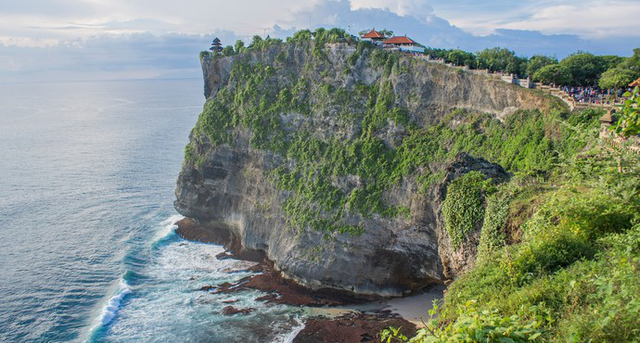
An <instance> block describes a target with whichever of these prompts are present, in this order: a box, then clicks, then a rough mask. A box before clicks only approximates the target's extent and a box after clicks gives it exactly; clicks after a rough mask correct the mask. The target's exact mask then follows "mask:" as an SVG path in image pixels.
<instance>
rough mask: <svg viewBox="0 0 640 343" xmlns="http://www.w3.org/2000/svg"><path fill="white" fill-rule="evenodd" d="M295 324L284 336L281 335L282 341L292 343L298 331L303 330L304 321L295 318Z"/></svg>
mask: <svg viewBox="0 0 640 343" xmlns="http://www.w3.org/2000/svg"><path fill="white" fill-rule="evenodd" d="M296 322H297V323H298V325H297V326H295V327H294V328H293V330H292V331H291V332H289V333H288V334H287V335H286V336H284V337H283V339H282V343H293V340H294V339H296V336H298V334H299V333H300V331H302V330H304V327H305V325H304V322H303V321H301V320H300V319H298V318H296Z"/></svg>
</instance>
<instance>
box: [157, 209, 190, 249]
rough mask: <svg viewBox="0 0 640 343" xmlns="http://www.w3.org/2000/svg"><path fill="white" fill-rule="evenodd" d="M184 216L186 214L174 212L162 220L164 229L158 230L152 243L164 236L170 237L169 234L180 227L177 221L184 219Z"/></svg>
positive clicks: (161, 223)
mask: <svg viewBox="0 0 640 343" xmlns="http://www.w3.org/2000/svg"><path fill="white" fill-rule="evenodd" d="M183 218H184V216H182V215H180V214H174V215H172V216H170V217H169V218H167V219H165V220H163V221H162V222H160V225H162V226H163V228H162V230H160V231H158V232H157V233H156V234H155V236H154V237H153V239H152V240H151V242H152V243H151V244H155V243H156V242H158V241H160V240H161V239H163V238H166V237H168V236H169V235H172V234H173V232H174V231H175V230H176V229H177V228H178V226H177V225H176V223H177V222H178V221H180V220H182V219H183Z"/></svg>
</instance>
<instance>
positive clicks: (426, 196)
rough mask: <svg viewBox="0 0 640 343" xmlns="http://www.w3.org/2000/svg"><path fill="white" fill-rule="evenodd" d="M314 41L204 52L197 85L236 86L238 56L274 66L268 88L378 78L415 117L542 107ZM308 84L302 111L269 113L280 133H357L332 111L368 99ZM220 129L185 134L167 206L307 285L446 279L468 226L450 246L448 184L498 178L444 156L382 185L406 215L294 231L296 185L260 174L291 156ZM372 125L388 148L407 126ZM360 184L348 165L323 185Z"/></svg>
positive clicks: (348, 84) (382, 287)
mask: <svg viewBox="0 0 640 343" xmlns="http://www.w3.org/2000/svg"><path fill="white" fill-rule="evenodd" d="M322 49H323V50H322V52H323V53H324V54H323V57H322V58H319V57H317V56H314V54H313V53H311V51H312V46H311V47H310V46H309V45H304V44H282V45H278V46H274V47H269V48H266V49H263V50H262V51H252V52H247V53H244V54H242V55H238V56H231V57H223V58H213V59H205V60H203V70H204V78H205V95H206V96H207V99H208V101H209V102H213V103H215V102H216V101H221V100H219V99H221V98H220V97H221V96H223V95H219V93H221V92H222V91H223V90H224V92H227V93H229V92H231V93H233V92H237V91H238V89H239V86H238V83H237V80H235V79H234V80H233V81H230V80H231V79H233V77H232V74H233V73H234V71H233V68H234V64H236V63H246V64H249V65H256V64H260V65H262V66H267V68H269V67H273V70H271V71H270V74H269V75H270V76H269V77H270V78H271V79H272V80H275V81H273V83H272V84H271V86H270V87H276V88H278V87H282V85H283V84H284V85H286V84H288V83H291V82H295V80H296V79H298V78H301V77H305V78H307V79H309V80H312V83H313V82H316V80H317V82H318V83H322V84H323V85H330V86H331V87H333V88H334V89H344V90H355V89H356V88H357V87H359V85H369V86H371V85H375V84H377V83H380V82H381V79H384V80H385V81H389V82H390V85H391V87H392V90H393V93H394V95H395V96H394V106H395V107H398V108H404V109H406V112H407V116H408V118H409V122H410V123H411V125H414V126H417V127H427V126H429V125H434V124H435V123H438V122H441V121H442V120H443V118H444V117H445V116H446V115H447V114H449V113H450V112H451V111H452V110H453V109H466V110H470V111H476V112H484V113H490V114H492V115H493V116H495V117H498V118H501V119H504V118H506V117H508V116H509V115H510V114H511V113H512V112H513V111H515V110H516V109H532V108H544V107H547V106H549V102H548V100H547V99H546V98H543V97H541V96H539V95H537V94H535V93H533V92H530V91H527V90H524V89H520V88H517V87H515V86H512V85H508V84H504V83H501V82H497V81H494V80H489V79H486V78H483V77H481V76H477V75H472V74H469V73H465V72H463V71H459V70H457V69H453V68H449V67H446V66H442V65H437V64H431V63H428V62H425V61H420V60H416V59H413V58H411V57H404V56H403V57H400V58H399V59H398V60H397V61H396V62H395V64H394V65H393V66H392V67H388V66H387V68H390V69H392V70H387V71H386V72H385V66H379V67H375V66H373V64H374V63H373V62H372V59H373V58H374V57H372V54H371V53H369V54H366V53H365V54H361V55H355V56H357V58H355V57H354V54H357V52H356V48H355V47H354V46H349V45H346V44H335V45H328V46H326V47H323V48H322ZM313 89H314V86H313V85H311V86H310V87H309V88H308V89H307V90H306V91H304V92H302V93H301V94H302V95H300V96H301V97H304V99H305V101H306V102H307V103H309V104H310V108H311V110H310V111H309V112H310V113H306V114H303V113H298V112H297V111H295V110H291V111H283V112H282V113H278V118H279V119H278V120H279V123H280V124H279V125H280V127H281V130H282V131H283V132H285V133H286V135H287V136H286V137H288V138H287V139H293V138H295V137H296V135H300V134H301V133H302V132H305V134H308V135H311V136H313V137H315V138H316V139H318V140H331V139H337V140H344V141H348V140H350V139H353V138H354V137H357V136H358V135H359V134H360V132H361V127H360V123H361V121H360V119H354V120H351V121H349V120H342V119H340V118H341V113H345V112H349V113H356V114H358V113H362V112H364V108H365V106H367V105H366V102H367V100H366V99H365V98H364V97H363V98H362V99H360V98H358V97H357V96H353V98H352V99H350V101H349V102H348V105H340V104H336V103H335V102H332V101H331V100H330V99H329V100H327V98H326V95H324V93H322V94H320V93H319V92H314V91H313ZM276 94H277V92H276ZM349 94H356V93H349ZM227 95H228V94H227ZM345 106H348V107H349V108H347V109H346V108H344V107H345ZM347 110H348V111H347ZM237 111H238V112H241V113H238V115H242V116H246V115H248V114H247V112H243V111H242V110H237ZM203 115H204V114H203ZM355 117H357V115H355ZM452 120H453V119H452ZM450 124H451V125H456V123H455V122H452V123H450ZM225 132H230V135H231V136H230V137H231V138H230V140H229V141H225V142H220V141H218V142H215V143H214V142H212V136H211V135H206V134H203V133H202V132H200V131H198V130H194V131H193V132H192V135H191V143H190V145H189V146H190V149H191V152H190V154H192V155H193V156H195V157H192V158H187V159H186V160H185V163H184V165H183V169H182V172H181V174H180V177H179V179H178V185H177V189H176V197H177V200H176V202H175V207H176V209H177V210H178V212H180V213H181V214H183V215H185V216H187V217H191V218H194V219H196V220H197V221H199V222H200V223H203V224H206V225H207V226H208V227H210V228H211V230H228V231H229V232H230V233H231V235H232V236H233V237H234V238H235V239H236V240H237V241H238V242H239V243H241V245H242V247H243V248H244V249H251V250H260V251H263V252H265V254H266V256H267V257H268V258H269V259H270V260H272V261H273V262H274V264H275V266H276V267H277V268H278V269H279V270H280V271H281V272H282V273H283V275H284V276H285V277H288V278H291V279H293V280H295V281H297V282H299V283H300V284H302V285H305V286H308V287H311V288H314V289H319V288H332V289H338V290H346V291H350V292H354V293H357V294H363V295H383V296H397V295H401V294H403V293H406V292H409V291H411V290H415V289H419V288H421V287H423V286H425V285H427V284H429V283H434V282H442V281H443V280H445V279H446V278H447V277H454V276H455V275H457V274H458V273H460V272H461V271H463V270H464V269H465V268H468V267H469V266H470V265H471V264H473V261H474V255H475V245H476V242H477V236H478V235H477V233H472V234H471V235H469V239H468V240H467V242H465V243H464V244H463V245H462V247H460V248H459V249H453V248H452V246H451V243H450V241H449V238H448V235H447V233H446V231H445V230H444V225H443V219H442V215H441V213H440V209H441V205H442V201H443V199H444V197H445V195H446V185H447V184H448V183H449V182H450V181H451V180H453V179H455V178H456V177H459V176H460V175H463V174H464V173H467V172H469V171H471V170H481V171H482V172H483V173H484V174H485V175H487V176H488V177H492V178H494V179H496V180H498V181H500V180H505V179H506V178H508V175H507V173H506V172H505V171H504V170H503V169H502V167H500V166H499V165H496V164H492V163H489V162H487V161H485V160H482V159H478V158H474V157H471V156H469V155H466V154H461V155H458V156H457V157H456V159H455V160H453V161H448V162H447V161H438V162H432V163H429V164H428V165H426V166H423V167H421V168H422V169H425V168H428V169H430V170H432V171H439V174H438V173H435V174H434V175H439V177H438V178H437V179H436V180H435V182H434V183H432V184H431V185H430V186H429V187H428V189H426V190H424V189H423V190H422V191H421V190H420V182H419V180H418V179H419V175H420V171H421V170H422V169H420V168H419V169H418V170H416V171H415V172H414V173H411V174H410V175H405V176H404V177H403V178H402V180H401V181H399V182H396V183H395V184H394V185H393V186H391V187H390V188H389V189H387V190H385V192H384V193H383V194H382V198H383V200H384V202H385V203H386V204H390V205H395V206H402V207H403V208H406V209H408V213H407V214H405V215H398V216H384V215H380V214H373V215H370V216H367V215H363V214H361V213H358V212H356V211H351V210H349V209H348V208H347V209H346V210H345V214H344V216H343V218H342V219H341V224H345V225H357V226H359V227H361V228H362V233H361V234H359V235H355V236H353V235H350V234H348V233H339V232H327V231H322V230H314V229H311V228H303V229H300V228H294V227H292V224H291V221H290V220H289V219H290V218H289V217H290V216H289V215H288V214H287V212H286V211H285V209H284V204H285V202H286V201H287V199H289V198H290V197H292V196H293V194H294V193H295V192H294V191H291V190H283V189H281V188H279V187H277V185H276V183H275V182H274V180H273V177H271V176H270V175H271V172H272V171H273V170H274V169H276V168H278V167H282V166H285V167H291V166H294V165H296V163H297V161H295V160H294V159H292V158H291V157H290V156H289V157H287V156H283V154H282V153H281V152H276V151H272V150H270V149H264V148H257V147H256V146H255V143H254V141H253V140H252V128H251V127H247V126H242V125H237V126H235V127H232V128H229V129H228V130H227V131H225ZM271 134H274V133H273V132H271ZM375 134H376V135H377V137H379V138H380V139H381V140H382V141H383V142H384V144H385V145H386V147H387V148H389V149H393V148H394V147H396V146H398V145H399V144H400V143H401V142H402V141H403V139H405V137H406V136H407V135H408V128H407V126H406V125H403V124H399V123H396V122H394V121H391V120H389V121H388V123H387V125H385V126H384V127H383V128H381V129H379V130H377V131H376V133H375ZM213 138H214V139H215V137H213ZM362 182H363V179H362V176H360V175H350V174H348V173H347V174H346V175H341V176H337V177H334V178H333V179H332V180H331V183H332V186H333V187H335V189H338V190H340V191H341V192H344V193H345V194H349V192H352V191H353V190H355V189H358V187H360V186H361V184H362ZM320 212H321V211H320V210H319V213H320Z"/></svg>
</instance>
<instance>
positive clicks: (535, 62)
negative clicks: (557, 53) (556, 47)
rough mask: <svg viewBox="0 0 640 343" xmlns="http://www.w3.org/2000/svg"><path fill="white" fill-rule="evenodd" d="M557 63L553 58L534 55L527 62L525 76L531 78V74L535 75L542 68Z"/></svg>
mask: <svg viewBox="0 0 640 343" xmlns="http://www.w3.org/2000/svg"><path fill="white" fill-rule="evenodd" d="M557 63H558V60H557V59H556V58H555V57H549V56H544V55H535V56H533V57H531V58H530V59H529V62H527V71H526V74H527V75H528V76H531V77H533V74H535V73H536V72H537V71H538V70H540V69H541V68H542V67H546V66H548V65H551V64H557Z"/></svg>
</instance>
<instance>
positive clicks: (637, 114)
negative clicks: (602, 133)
mask: <svg viewBox="0 0 640 343" xmlns="http://www.w3.org/2000/svg"><path fill="white" fill-rule="evenodd" d="M624 96H625V97H629V99H627V100H626V101H625V102H624V105H623V106H622V108H621V109H620V112H619V113H617V117H618V120H617V121H616V123H615V124H614V125H613V126H612V127H611V130H612V131H614V132H616V133H617V134H620V135H622V136H624V137H632V136H637V135H640V88H638V87H636V88H635V89H634V90H633V92H626V93H624Z"/></svg>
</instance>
